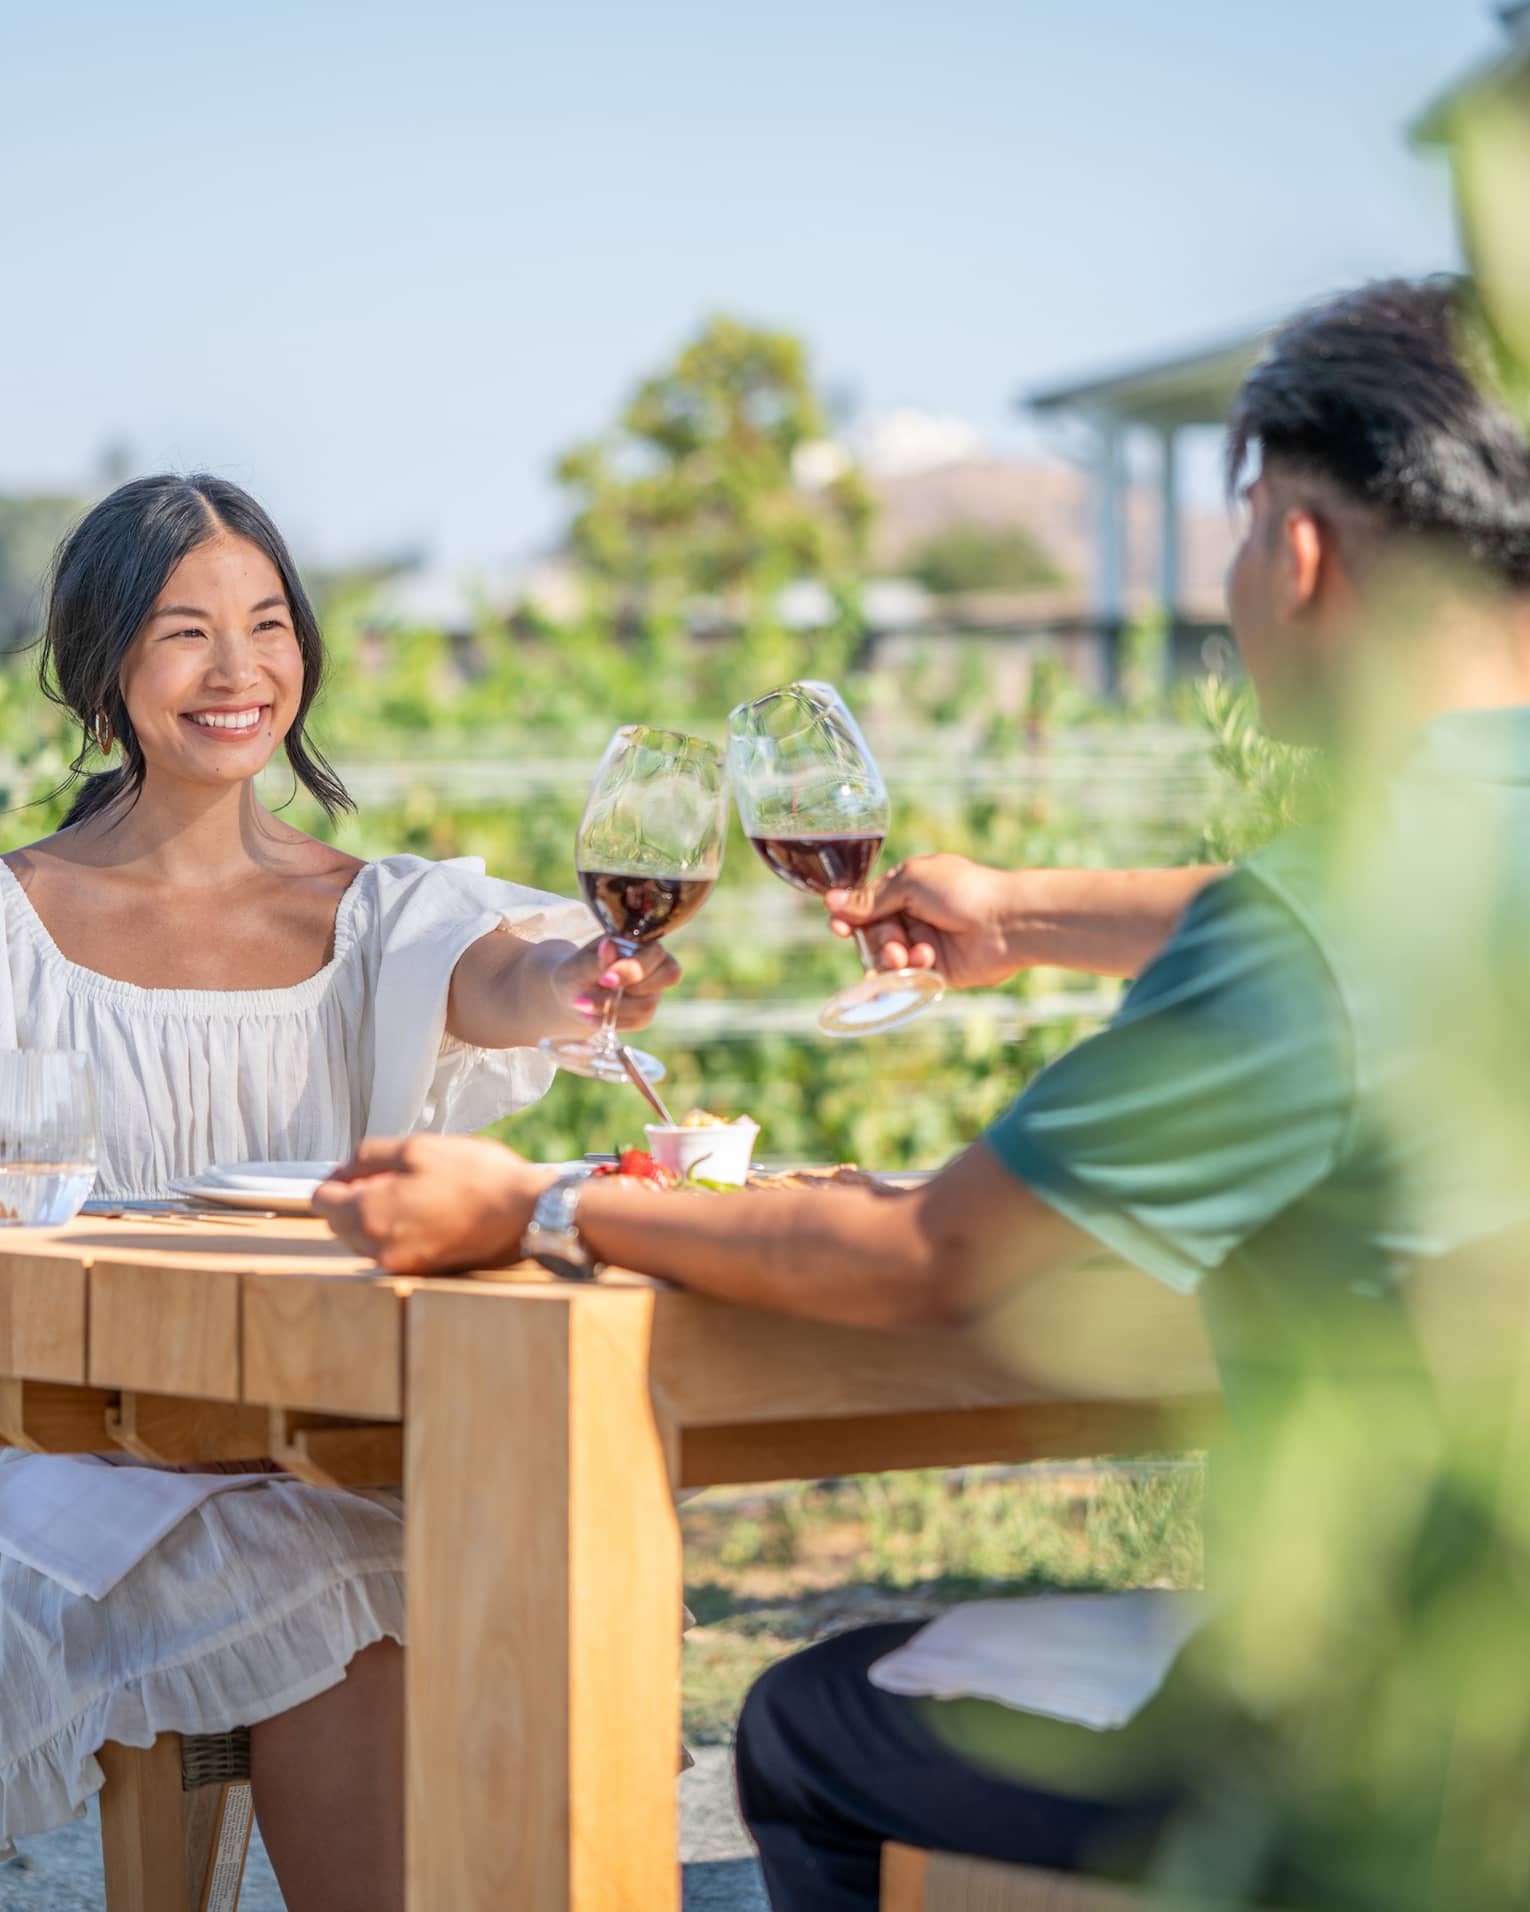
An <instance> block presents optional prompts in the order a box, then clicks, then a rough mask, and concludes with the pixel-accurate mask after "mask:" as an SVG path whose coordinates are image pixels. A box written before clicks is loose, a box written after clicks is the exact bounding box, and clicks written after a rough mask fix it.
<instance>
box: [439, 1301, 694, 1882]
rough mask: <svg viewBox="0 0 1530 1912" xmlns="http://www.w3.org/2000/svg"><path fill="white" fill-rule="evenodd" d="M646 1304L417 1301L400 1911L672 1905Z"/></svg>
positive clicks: (664, 1485) (668, 1577)
mask: <svg viewBox="0 0 1530 1912" xmlns="http://www.w3.org/2000/svg"><path fill="white" fill-rule="evenodd" d="M650 1307H651V1297H650V1296H648V1295H646V1294H642V1293H637V1292H632V1291H626V1292H623V1291H619V1290H618V1291H613V1290H600V1289H591V1290H587V1291H579V1292H577V1293H571V1294H569V1295H567V1296H565V1295H561V1294H559V1295H551V1296H549V1295H545V1294H544V1295H525V1296H518V1295H514V1294H509V1293H506V1292H505V1291H504V1290H484V1289H476V1290H475V1289H472V1288H464V1289H462V1290H460V1291H452V1290H442V1289H433V1290H419V1291H416V1292H415V1293H414V1294H413V1295H412V1296H411V1297H410V1299H409V1304H408V1316H407V1333H408V1384H407V1410H406V1411H407V1437H406V1459H405V1466H406V1508H407V1512H406V1519H405V1532H406V1547H407V1574H408V1600H409V1654H408V1721H407V1731H408V1795H409V1796H408V1817H407V1826H406V1846H407V1855H406V1869H407V1874H408V1897H407V1903H408V1907H409V1912H442V1908H443V1907H447V1906H449V1907H451V1908H452V1912H503V1908H505V1907H507V1906H514V1907H516V1908H517V1912H677V1909H678V1906H679V1900H680V1888H679V1868H678V1864H677V1841H676V1802H675V1773H676V1765H677V1759H678V1753H679V1743H680V1741H679V1731H680V1708H679V1697H680V1606H681V1576H680V1541H679V1530H678V1526H677V1523H676V1520H675V1513H674V1504H673V1499H672V1496H671V1492H670V1483H669V1475H668V1470H667V1467H666V1464H665V1452H664V1442H663V1439H662V1437H661V1432H660V1430H659V1428H658V1427H657V1426H656V1424H655V1421H654V1416H653V1412H652V1409H651V1406H650V1401H649V1390H648V1358H647V1357H648V1325H649V1318H650Z"/></svg>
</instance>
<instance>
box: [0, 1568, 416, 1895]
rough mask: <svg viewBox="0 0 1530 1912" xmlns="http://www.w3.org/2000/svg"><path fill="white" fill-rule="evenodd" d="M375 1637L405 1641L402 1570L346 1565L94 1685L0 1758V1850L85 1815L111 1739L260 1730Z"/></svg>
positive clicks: (338, 1675)
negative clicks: (183, 1654) (279, 1608)
mask: <svg viewBox="0 0 1530 1912" xmlns="http://www.w3.org/2000/svg"><path fill="white" fill-rule="evenodd" d="M384 1639H387V1640H395V1641H397V1642H398V1644H399V1645H401V1646H402V1645H403V1643H404V1581H403V1575H402V1574H401V1573H400V1572H399V1570H398V1568H397V1567H396V1566H393V1565H388V1566H383V1565H379V1566H377V1567H375V1568H371V1569H367V1568H358V1567H357V1566H356V1565H355V1564H354V1563H351V1564H348V1565H347V1567H346V1568H345V1569H343V1570H342V1571H341V1572H339V1573H337V1574H336V1576H335V1578H334V1579H333V1580H332V1581H331V1582H330V1583H329V1584H328V1585H327V1586H324V1587H321V1588H320V1589H319V1590H318V1591H317V1592H316V1593H311V1594H309V1595H308V1596H307V1597H306V1598H305V1599H304V1600H303V1601H302V1603H301V1604H300V1605H298V1606H296V1607H294V1608H293V1609H292V1610H291V1611H289V1612H288V1613H286V1614H283V1615H282V1616H281V1617H280V1618H279V1619H274V1620H273V1619H272V1618H271V1617H270V1616H266V1617H263V1618H262V1619H261V1620H260V1621H258V1622H255V1623H249V1624H246V1625H245V1626H244V1627H243V1628H242V1629H241V1630H239V1631H237V1632H234V1633H231V1634H230V1635H229V1636H227V1637H225V1638H224V1639H223V1640H221V1641H219V1642H218V1643H217V1644H215V1645H213V1646H211V1647H208V1648H205V1649H202V1650H199V1651H198V1652H197V1653H196V1654H194V1655H192V1656H190V1657H188V1658H187V1659H185V1660H182V1661H179V1662H177V1663H175V1664H172V1665H166V1666H156V1667H154V1668H152V1669H150V1670H149V1671H147V1672H145V1673H143V1674H141V1675H138V1676H137V1677H135V1678H133V1679H129V1680H126V1681H123V1682H122V1683H121V1684H119V1685H116V1686H109V1687H106V1688H104V1689H102V1690H101V1691H100V1692H98V1693H97V1694H95V1695H94V1696H93V1697H92V1698H91V1699H90V1700H89V1701H88V1702H87V1703H86V1704H85V1705H84V1706H82V1707H81V1708H80V1709H79V1710H78V1711H77V1712H75V1713H74V1714H73V1715H72V1716H71V1717H70V1718H69V1719H67V1720H65V1721H64V1722H62V1723H61V1724H60V1725H58V1726H57V1727H56V1728H55V1729H54V1730H53V1731H52V1732H51V1733H50V1734H49V1735H48V1737H47V1738H46V1739H44V1740H42V1741H41V1742H40V1743H39V1744H37V1745H36V1746H34V1747H32V1748H30V1749H29V1750H28V1751H27V1752H25V1753H23V1754H21V1755H20V1756H19V1757H17V1758H16V1759H13V1760H9V1761H7V1762H6V1763H5V1764H4V1765H0V1858H6V1857H8V1856H9V1855H10V1853H11V1852H12V1851H13V1850H14V1847H13V1845H12V1843H11V1842H12V1841H13V1840H15V1839H17V1838H27V1837H31V1836H35V1835H37V1834H39V1833H44V1832H51V1831H53V1830H54V1828H55V1827H58V1826H62V1825H65V1824H67V1823H68V1822H69V1821H70V1820H72V1819H79V1818H81V1817H82V1816H83V1815H84V1812H85V1805H86V1801H87V1800H88V1799H90V1798H91V1796H92V1795H93V1794H95V1793H98V1792H99V1791H100V1790H101V1788H102V1786H103V1785H104V1783H105V1775H104V1774H103V1773H102V1771H101V1764H100V1761H99V1760H98V1759H97V1758H96V1754H97V1752H98V1751H99V1750H100V1748H101V1747H102V1746H104V1745H105V1744H106V1742H107V1741H108V1740H112V1741H115V1742H116V1743H117V1744H118V1745H121V1746H151V1745H152V1744H153V1743H154V1741H155V1739H156V1738H157V1737H158V1736H159V1734H161V1733H226V1732H230V1731H232V1730H233V1728H234V1727H236V1726H258V1725H259V1724H260V1723H261V1721H262V1720H267V1719H272V1718H274V1717H275V1716H276V1715H277V1714H278V1713H285V1712H287V1711H289V1710H290V1709H291V1708H292V1707H294V1706H301V1705H302V1704H303V1702H304V1701H305V1700H311V1699H314V1698H316V1697H317V1695H319V1694H320V1693H324V1692H327V1691H328V1690H329V1689H330V1688H331V1687H333V1686H338V1685H339V1684H340V1682H341V1680H343V1679H344V1678H345V1672H346V1668H347V1667H348V1666H349V1665H350V1663H351V1661H352V1660H353V1659H354V1658H355V1657H356V1655H357V1654H358V1653H361V1652H363V1651H364V1650H365V1649H366V1648H367V1647H369V1646H375V1645H376V1644H377V1642H378V1641H379V1640H384ZM277 1669H280V1670H279V1673H278V1671H277ZM276 1679H279V1680H280V1684H275V1683H274V1681H275V1680H276ZM252 1693H258V1694H259V1698H258V1699H256V1700H253V1701H252V1700H251V1699H250V1697H249V1696H250V1694H252ZM236 1694H237V1695H239V1696H241V1697H239V1698H237V1699H236V1698H235V1695H236Z"/></svg>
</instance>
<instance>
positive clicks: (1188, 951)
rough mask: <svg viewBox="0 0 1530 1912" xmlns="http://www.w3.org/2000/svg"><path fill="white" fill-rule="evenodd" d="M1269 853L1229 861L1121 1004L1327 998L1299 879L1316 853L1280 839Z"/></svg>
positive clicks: (1306, 887) (1322, 953)
mask: <svg viewBox="0 0 1530 1912" xmlns="http://www.w3.org/2000/svg"><path fill="white" fill-rule="evenodd" d="M1300 834H1303V833H1301V832H1293V833H1292V835H1293V836H1296V835H1300ZM1275 851H1276V846H1275V845H1271V846H1270V849H1269V850H1268V851H1261V852H1260V853H1259V854H1258V856H1257V857H1251V858H1249V859H1248V860H1247V861H1245V862H1242V863H1238V864H1235V865H1234V867H1233V868H1232V869H1231V870H1229V871H1228V872H1227V874H1226V875H1225V876H1221V877H1219V878H1217V880H1216V881H1215V882H1212V883H1208V884H1207V885H1206V887H1205V888H1204V889H1203V890H1201V891H1200V893H1199V894H1198V895H1197V896H1196V897H1195V898H1194V900H1193V901H1192V902H1191V904H1190V906H1189V908H1188V909H1187V910H1186V911H1185V914H1184V916H1183V918H1182V919H1181V921H1180V924H1179V927H1178V929H1177V930H1176V931H1175V933H1174V935H1173V936H1172V937H1170V939H1169V941H1168V942H1167V943H1166V944H1165V946H1164V948H1163V949H1162V951H1161V952H1160V953H1159V955H1158V956H1157V957H1156V958H1155V959H1154V961H1153V962H1152V963H1151V964H1149V965H1148V967H1147V968H1146V969H1145V970H1144V971H1143V972H1142V974H1141V976H1140V977H1139V978H1138V979H1137V982H1136V983H1135V984H1134V985H1133V988H1132V990H1131V991H1130V992H1129V993H1128V997H1127V1002H1128V1004H1130V1003H1131V1002H1132V1000H1133V998H1136V999H1137V1000H1138V1004H1139V1006H1141V1004H1142V1003H1143V1002H1145V1001H1149V1000H1152V999H1155V998H1157V997H1159V996H1161V995H1162V994H1163V993H1164V992H1165V991H1171V992H1174V993H1176V994H1178V993H1181V992H1185V991H1194V992H1197V993H1198V992H1202V991H1205V992H1211V993H1216V994H1218V995H1224V996H1225V995H1226V994H1227V993H1228V992H1229V991H1235V990H1236V991H1239V992H1243V993H1247V994H1249V995H1251V996H1259V997H1263V998H1268V997H1269V996H1270V995H1271V992H1272V991H1274V992H1275V993H1277V994H1278V996H1279V997H1280V999H1281V1000H1283V1001H1292V1002H1294V1001H1300V999H1301V998H1302V996H1303V995H1306V996H1307V997H1309V998H1310V996H1311V994H1312V993H1313V992H1314V991H1321V992H1322V993H1324V994H1325V995H1326V994H1327V993H1329V991H1330V990H1331V987H1332V981H1333V978H1332V967H1333V966H1332V962H1331V957H1330V952H1329V949H1328V946H1327V938H1326V936H1325V934H1324V931H1323V926H1322V922H1321V913H1320V912H1319V911H1317V910H1315V909H1310V908H1308V907H1307V904H1306V898H1307V896H1308V895H1309V893H1315V889H1316V886H1315V884H1314V883H1312V882H1311V881H1310V879H1309V878H1308V876H1307V875H1306V871H1307V869H1308V867H1309V865H1311V864H1312V862H1313V860H1314V857H1315V852H1313V851H1312V850H1311V849H1310V848H1309V847H1308V846H1305V845H1300V844H1293V843H1290V842H1289V840H1287V839H1283V840H1282V843H1281V845H1280V846H1279V853H1278V854H1275Z"/></svg>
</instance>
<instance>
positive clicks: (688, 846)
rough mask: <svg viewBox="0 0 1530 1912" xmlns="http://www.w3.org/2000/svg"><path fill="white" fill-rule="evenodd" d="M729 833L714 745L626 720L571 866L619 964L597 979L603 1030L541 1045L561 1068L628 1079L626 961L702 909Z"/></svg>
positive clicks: (656, 1064) (643, 1060) (653, 1072)
mask: <svg viewBox="0 0 1530 1912" xmlns="http://www.w3.org/2000/svg"><path fill="white" fill-rule="evenodd" d="M726 831H727V777H726V772H725V770H724V766H723V755H722V752H721V751H720V750H719V749H718V748H717V746H716V745H715V744H709V743H707V742H705V741H704V740H703V739H702V738H699V737H686V736H683V735H681V734H680V733H679V732H678V731H673V730H653V729H650V728H648V727H647V726H646V725H643V724H624V725H623V726H622V727H621V729H620V730H618V731H617V732H616V734H615V735H614V736H613V737H612V739H611V741H610V743H609V744H607V746H606V751H605V755H604V756H603V757H602V758H601V760H600V765H599V767H598V768H597V770H596V772H595V781H594V782H593V784H592V785H591V786H590V794H589V798H588V800H587V802H586V803H585V807H584V815H583V817H582V819H581V820H580V824H579V835H578V841H577V844H576V846H575V852H574V866H575V870H576V873H577V875H578V877H579V887H580V889H581V890H583V892H584V899H585V901H586V902H587V903H588V904H589V906H590V908H591V909H592V910H593V911H594V913H595V915H596V917H597V918H598V920H599V922H600V924H601V926H602V928H603V929H605V930H606V931H607V932H608V936H609V941H610V942H611V944H612V945H613V946H614V948H615V950H616V952H617V963H616V964H615V965H614V966H613V967H612V969H610V970H608V971H606V972H603V973H602V974H601V975H600V976H599V977H598V978H597V979H596V985H597V986H598V987H600V988H602V989H604V990H605V991H606V992H607V993H606V996H605V1001H604V1008H603V1013H602V1017H601V1025H600V1028H599V1030H598V1031H597V1033H596V1034H595V1035H594V1036H591V1037H574V1036H550V1037H548V1038H547V1039H546V1040H545V1041H544V1042H543V1044H542V1047H543V1049H545V1050H546V1051H547V1053H548V1054H549V1055H551V1056H553V1057H554V1058H555V1059H556V1060H557V1062H558V1064H559V1066H560V1067H561V1068H564V1069H571V1070H573V1072H574V1073H575V1074H576V1075H586V1076H596V1077H598V1078H599V1079H600V1080H601V1081H603V1082H625V1081H626V1080H627V1073H626V1070H625V1069H624V1068H623V1066H622V1058H621V1045H620V1044H619V1043H618V1041H617V1038H616V1030H617V1025H618V1020H619V1015H620V1005H621V1002H622V995H623V991H622V987H621V984H622V982H623V981H624V969H623V961H624V959H632V958H635V957H637V955H638V952H639V951H643V950H645V949H646V948H647V946H648V945H650V944H652V943H655V942H657V941H658V939H659V938H660V937H662V936H667V935H669V934H670V933H671V932H672V931H674V930H677V929H679V928H680V926H681V924H683V923H687V922H689V921H690V919H691V917H693V916H694V915H695V914H696V912H697V910H699V909H700V908H701V906H702V904H703V903H704V902H705V901H706V900H707V898H708V896H710V895H711V893H712V887H713V885H714V884H715V883H716V881H717V875H718V872H719V870H720V869H721V868H722V853H723V841H724V838H725V835H726ZM644 970H645V974H646V975H647V976H648V977H650V978H651V977H652V976H653V975H654V974H655V973H656V969H655V967H654V966H651V965H649V964H647V963H645V964H644ZM608 976H609V977H610V978H611V980H610V981H609V982H608V981H607V977H608ZM591 1000H592V1001H593V998H592V999H591ZM630 1054H631V1055H632V1058H633V1060H634V1061H635V1062H636V1064H637V1066H638V1068H639V1069H640V1070H641V1071H642V1073H643V1074H644V1076H646V1077H647V1079H648V1080H649V1081H650V1082H658V1081H660V1080H661V1079H662V1078H663V1075H664V1065H663V1063H662V1062H660V1061H659V1060H658V1058H657V1057H656V1056H650V1055H647V1054H645V1053H644V1052H643V1051H642V1050H636V1049H635V1050H632V1051H630Z"/></svg>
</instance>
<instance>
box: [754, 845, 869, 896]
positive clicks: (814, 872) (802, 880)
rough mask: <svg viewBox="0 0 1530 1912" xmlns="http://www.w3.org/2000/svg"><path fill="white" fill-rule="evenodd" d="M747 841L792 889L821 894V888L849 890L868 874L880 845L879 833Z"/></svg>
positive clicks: (822, 890) (861, 881)
mask: <svg viewBox="0 0 1530 1912" xmlns="http://www.w3.org/2000/svg"><path fill="white" fill-rule="evenodd" d="M749 841H750V842H751V843H752V844H753V845H754V847H755V849H756V850H757V851H758V852H759V854H760V855H761V856H762V857H763V858H764V860H765V862H766V863H767V864H768V865H769V867H770V868H771V869H772V870H774V871H775V873H776V875H777V876H784V877H785V878H786V880H787V882H788V883H790V884H791V886H792V888H793V889H798V890H808V891H810V892H811V893H812V894H813V895H814V896H822V895H823V893H824V892H825V890H853V889H854V888H855V887H856V886H857V885H858V884H861V883H864V882H865V881H866V878H867V877H868V876H870V874H871V866H872V864H873V863H875V862H876V860H877V853H878V852H879V851H880V849H881V848H882V838H881V836H880V835H875V836H874V835H872V834H871V833H870V832H866V833H864V834H859V835H853V836H851V835H846V836H800V837H780V836H768V837H750V839H749Z"/></svg>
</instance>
